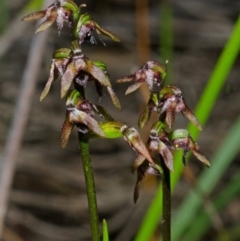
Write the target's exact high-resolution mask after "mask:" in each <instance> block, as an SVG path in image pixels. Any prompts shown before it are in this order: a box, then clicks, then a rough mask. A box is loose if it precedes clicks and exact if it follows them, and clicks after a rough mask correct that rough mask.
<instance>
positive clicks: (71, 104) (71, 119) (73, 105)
mask: <svg viewBox="0 0 240 241" xmlns="http://www.w3.org/2000/svg"><path fill="white" fill-rule="evenodd" d="M66 108H67V111H66V118H65V121H64V123H63V127H62V135H61V144H62V147H63V148H64V147H66V145H67V143H68V139H69V136H70V134H71V131H72V129H73V127H74V126H76V127H77V128H78V131H79V132H81V133H83V134H86V133H88V131H89V130H91V131H93V132H94V133H96V134H97V135H98V136H102V137H105V134H104V132H103V130H102V129H101V127H100V126H99V124H98V122H97V121H96V120H95V119H94V118H93V117H94V116H99V117H103V115H102V114H101V113H100V111H99V110H98V108H97V106H95V105H94V104H92V103H91V102H90V101H88V100H85V99H84V98H83V97H82V96H81V93H80V92H78V91H77V90H72V91H71V92H70V93H69V95H68V97H67V100H66Z"/></svg>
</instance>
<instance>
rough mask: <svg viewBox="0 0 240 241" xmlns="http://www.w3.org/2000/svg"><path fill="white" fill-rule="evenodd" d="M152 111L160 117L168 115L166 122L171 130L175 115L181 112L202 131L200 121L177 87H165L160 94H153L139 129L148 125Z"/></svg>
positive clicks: (140, 119) (141, 118)
mask: <svg viewBox="0 0 240 241" xmlns="http://www.w3.org/2000/svg"><path fill="white" fill-rule="evenodd" d="M152 111H154V112H157V113H158V114H160V115H162V114H163V113H166V117H165V121H166V123H167V125H168V126H169V128H170V129H171V128H172V126H173V124H174V121H175V115H176V114H177V113H179V112H181V113H182V114H183V115H184V116H185V117H186V118H187V119H188V120H189V121H191V122H192V123H193V124H194V125H195V126H196V127H197V128H198V129H199V130H202V126H201V124H200V122H199V120H198V119H197V117H196V116H195V115H194V114H193V112H192V111H191V110H190V109H189V108H188V106H187V105H186V103H185V101H184V98H183V96H182V92H181V90H180V89H179V88H177V87H176V86H170V85H168V86H166V87H163V88H162V89H161V90H160V91H159V92H152V93H151V95H150V98H149V101H148V104H147V107H146V108H145V110H144V111H143V113H142V114H141V116H140V118H139V122H138V123H139V127H143V126H144V125H146V124H147V122H148V121H149V118H150V115H151V112H152Z"/></svg>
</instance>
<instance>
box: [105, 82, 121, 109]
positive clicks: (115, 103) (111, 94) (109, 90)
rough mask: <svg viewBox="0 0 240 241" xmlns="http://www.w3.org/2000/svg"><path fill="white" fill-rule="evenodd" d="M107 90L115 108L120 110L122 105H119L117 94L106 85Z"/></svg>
mask: <svg viewBox="0 0 240 241" xmlns="http://www.w3.org/2000/svg"><path fill="white" fill-rule="evenodd" d="M107 90H108V93H109V95H110V97H111V99H112V102H113V104H114V106H115V107H116V108H117V109H119V110H121V109H122V107H121V104H120V101H119V99H118V97H117V95H116V94H115V92H114V91H113V89H112V88H111V87H109V86H108V87H107Z"/></svg>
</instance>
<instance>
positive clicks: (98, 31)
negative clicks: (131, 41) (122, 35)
mask: <svg viewBox="0 0 240 241" xmlns="http://www.w3.org/2000/svg"><path fill="white" fill-rule="evenodd" d="M93 22H94V25H95V30H96V32H97V33H98V34H103V35H105V36H107V37H109V38H111V39H112V40H113V41H115V42H120V39H119V38H118V37H117V36H116V35H115V34H113V33H112V32H110V31H108V30H106V29H104V28H102V27H100V25H99V24H98V23H96V22H95V21H93Z"/></svg>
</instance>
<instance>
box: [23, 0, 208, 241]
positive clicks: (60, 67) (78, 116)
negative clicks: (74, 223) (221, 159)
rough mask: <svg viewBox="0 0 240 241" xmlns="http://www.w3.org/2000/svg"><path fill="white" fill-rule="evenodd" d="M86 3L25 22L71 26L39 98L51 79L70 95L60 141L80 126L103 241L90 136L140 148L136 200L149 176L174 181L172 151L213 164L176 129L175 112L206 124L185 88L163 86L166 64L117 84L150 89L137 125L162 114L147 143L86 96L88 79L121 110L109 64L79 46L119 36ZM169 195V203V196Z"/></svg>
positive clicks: (64, 1)
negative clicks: (67, 43) (66, 44)
mask: <svg viewBox="0 0 240 241" xmlns="http://www.w3.org/2000/svg"><path fill="white" fill-rule="evenodd" d="M83 7H86V5H85V4H81V5H80V6H77V5H76V4H75V3H74V1H72V0H58V1H56V2H55V3H53V4H52V5H50V6H49V7H48V8H46V9H45V10H42V11H38V12H35V13H32V14H29V15H27V16H25V17H23V18H22V20H23V21H30V20H37V19H40V18H45V19H44V21H43V22H42V23H41V24H40V26H39V27H38V28H37V30H36V33H38V32H41V31H44V30H46V29H47V28H48V27H50V26H51V25H52V24H53V23H54V22H55V21H56V23H57V28H58V31H59V34H60V31H61V30H62V28H63V26H64V23H65V22H66V23H67V25H68V27H69V28H70V33H71V36H72V42H71V45H70V47H69V48H60V49H58V50H56V51H55V52H54V53H53V58H52V62H51V66H50V74H49V78H48V80H47V83H46V85H45V88H44V90H43V92H42V94H41V96H40V101H42V100H43V99H44V98H45V97H46V96H47V94H48V93H49V90H50V88H51V85H52V84H53V82H55V81H57V80H58V79H60V85H61V93H60V97H61V98H64V97H66V116H65V120H64V123H63V126H62V134H61V145H62V147H63V148H65V147H66V145H67V143H68V140H69V137H70V134H71V132H72V130H73V129H74V127H76V129H77V132H78V136H79V146H80V152H81V153H80V154H81V157H82V162H83V169H84V174H85V180H86V187H87V196H88V205H89V213H90V225H91V232H92V240H94V241H98V240H100V235H99V227H98V225H99V223H98V210H97V202H96V193H95V184H94V176H93V172H92V165H91V159H90V153H89V140H90V139H91V138H108V139H113V138H120V137H123V138H124V139H125V141H126V142H127V143H128V145H129V146H130V147H131V148H132V149H133V150H134V151H135V152H136V159H135V160H134V162H133V167H132V171H133V172H134V171H136V172H137V182H136V186H135V190H134V202H136V201H137V199H138V197H139V188H140V184H141V182H142V180H143V178H144V176H145V174H152V175H159V176H162V179H163V186H164V183H165V184H166V185H168V187H169V188H170V184H169V182H170V180H166V178H165V177H166V176H169V172H173V171H174V158H173V152H174V151H176V150H179V149H180V150H182V151H183V163H184V164H186V161H185V157H186V154H187V153H188V152H189V151H192V152H193V154H194V155H195V156H196V157H197V159H199V160H200V161H201V162H202V163H203V164H205V165H206V166H210V164H209V162H208V160H207V159H206V157H205V156H204V155H203V154H202V153H201V152H200V148H199V146H198V145H197V143H195V142H194V140H193V139H192V138H191V136H190V134H189V133H188V132H187V131H186V130H184V129H177V130H172V128H173V125H174V121H175V115H176V114H177V113H179V112H181V113H182V114H183V115H184V116H185V117H186V118H187V119H189V120H190V121H191V122H192V123H193V124H194V125H195V126H196V127H197V128H198V129H200V130H201V129H202V127H201V124H200V123H199V121H198V119H197V117H196V116H195V115H194V114H193V112H192V111H191V110H190V109H189V108H188V107H187V105H186V103H185V100H184V98H183V96H182V92H181V90H180V89H179V88H177V87H176V86H169V85H168V86H165V85H164V80H165V77H166V74H167V70H166V66H165V65H162V64H160V63H157V62H155V61H148V62H147V63H146V64H144V65H143V66H142V67H141V68H140V69H139V70H137V71H136V72H135V73H134V74H131V75H129V76H126V77H122V78H120V79H119V80H117V83H123V82H130V81H133V80H135V83H134V84H132V85H131V86H130V87H128V89H127V91H126V94H130V93H132V92H133V91H135V90H137V89H138V88H139V87H140V86H141V85H142V84H143V83H144V82H146V84H147V86H148V88H149V91H150V98H149V101H148V103H147V106H146V108H145V110H144V111H143V113H142V114H141V116H140V118H139V121H138V126H139V128H142V127H144V126H145V125H146V124H147V122H148V121H149V118H150V115H151V113H152V112H156V113H157V114H158V116H159V120H158V121H157V122H155V123H154V124H153V125H152V128H151V131H150V133H149V139H148V141H147V143H146V144H144V142H143V140H142V139H141V136H140V134H139V132H138V131H137V130H136V129H135V128H134V127H131V126H128V125H127V124H126V123H122V122H120V121H117V120H115V119H114V118H113V117H112V116H111V115H110V114H109V113H108V111H107V110H106V109H105V108H104V107H102V106H100V105H97V104H94V103H92V102H91V101H90V100H88V99H87V98H86V96H85V88H86V87H87V84H88V82H89V81H94V83H95V86H96V91H97V94H98V95H99V98H100V99H101V97H102V96H103V93H102V91H103V90H102V89H103V88H104V87H106V89H107V91H108V93H109V95H110V98H111V100H112V103H113V105H114V106H115V107H116V108H117V109H119V110H121V104H120V101H119V99H118V97H117V95H116V94H115V92H114V90H113V88H112V86H111V82H110V76H109V74H108V72H107V68H106V65H105V63H103V62H101V61H91V60H90V59H89V58H88V57H87V56H86V55H85V54H84V53H83V51H82V48H81V44H82V43H83V42H85V41H86V42H89V43H90V44H96V43H97V41H96V36H97V37H98V38H99V39H100V40H101V42H102V43H103V44H104V42H103V41H102V39H101V37H100V35H104V36H106V37H109V38H111V39H112V40H113V41H116V42H119V41H120V40H119V38H118V37H117V36H116V35H115V34H113V33H111V32H110V31H108V30H106V29H104V28H102V27H101V26H100V25H99V24H98V23H97V22H95V21H94V20H93V19H92V18H91V16H90V15H89V14H88V13H82V8H83ZM96 117H100V118H102V121H101V122H99V121H97V119H96ZM153 153H156V154H158V158H155V157H156V155H155V156H154V155H152V154H153ZM166 182H168V183H166ZM169 193H170V190H169ZM167 198H168V201H169V199H170V196H168V197H167ZM166 200H167V199H166ZM168 213H170V210H168ZM165 219H166V220H169V217H165ZM164 225H165V226H166V227H167V229H166V230H168V231H167V232H164V230H163V240H164V241H167V240H170V222H165V224H164Z"/></svg>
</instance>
